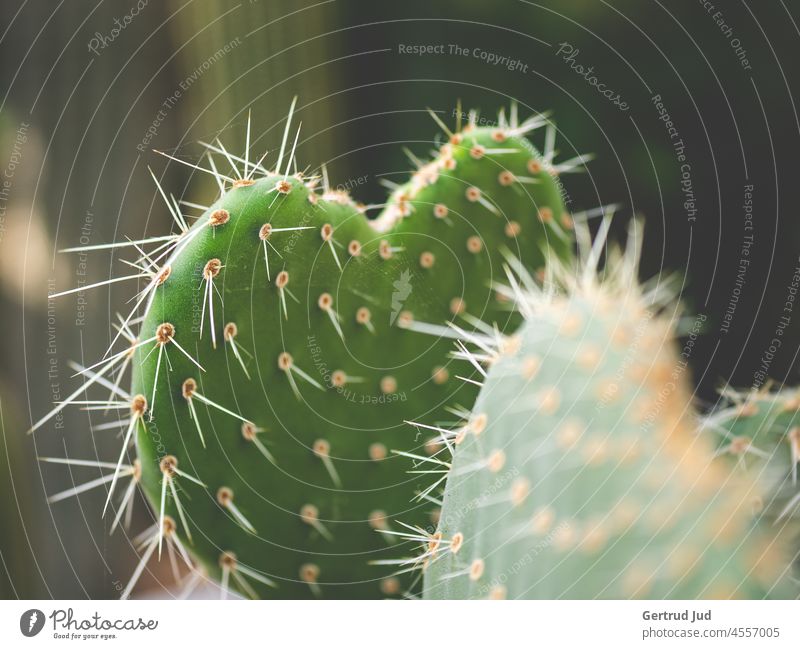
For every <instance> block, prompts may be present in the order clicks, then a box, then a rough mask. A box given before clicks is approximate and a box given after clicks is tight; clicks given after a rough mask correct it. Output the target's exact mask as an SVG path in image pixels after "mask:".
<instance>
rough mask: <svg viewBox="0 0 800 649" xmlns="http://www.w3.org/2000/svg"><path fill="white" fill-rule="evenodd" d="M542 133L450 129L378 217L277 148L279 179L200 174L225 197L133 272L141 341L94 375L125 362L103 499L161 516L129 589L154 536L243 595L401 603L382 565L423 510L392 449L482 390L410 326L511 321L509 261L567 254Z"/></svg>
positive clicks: (403, 583)
mask: <svg viewBox="0 0 800 649" xmlns="http://www.w3.org/2000/svg"><path fill="white" fill-rule="evenodd" d="M543 124H544V122H543V121H542V120H540V119H539V118H535V119H533V120H531V121H529V122H526V123H524V124H517V122H516V117H514V118H512V120H511V121H506V120H505V118H502V119H501V122H500V124H499V126H497V127H493V128H483V127H481V128H479V127H476V126H475V124H474V123H470V124H468V125H466V126H465V127H464V129H462V130H460V131H458V132H455V133H452V132H448V141H447V142H446V143H445V144H443V145H442V146H441V147H440V149H439V150H438V151H437V152H436V154H435V157H434V159H433V160H432V161H431V162H430V163H427V164H420V168H419V169H418V170H417V171H416V172H415V173H414V174H413V175H412V176H411V178H410V180H409V181H408V183H406V184H405V185H402V186H400V187H398V188H396V189H395V191H394V192H393V194H392V196H391V197H390V200H389V201H388V202H387V205H386V207H385V209H384V210H383V212H382V213H381V215H379V216H378V218H376V219H374V220H372V221H370V220H368V219H367V218H366V217H365V208H364V206H361V205H358V204H357V203H355V202H354V201H353V199H351V198H350V197H349V195H347V193H345V192H342V191H338V190H336V189H332V188H331V187H329V186H328V183H327V179H324V180H323V181H322V182H320V178H318V177H310V176H304V175H303V174H301V173H297V172H294V170H292V173H289V166H288V163H287V158H286V157H283V160H282V162H279V163H278V164H276V165H275V168H274V169H275V171H271V172H268V171H267V170H266V169H265V168H263V167H262V168H257V167H256V165H255V164H254V163H252V162H250V161H249V160H248V158H247V155H245V156H243V158H237V159H236V161H237V163H244V169H243V171H242V172H239V171H237V172H236V174H235V175H234V176H230V177H227V176H224V175H223V174H222V173H220V172H219V171H216V168H215V169H214V170H212V172H213V173H214V174H215V175H216V176H217V178H218V180H219V182H220V183H221V185H220V186H221V196H220V198H219V199H218V200H217V201H216V202H215V203H214V204H213V205H211V206H209V207H208V208H207V209H205V210H204V212H203V213H202V214H201V215H200V216H199V218H198V219H197V221H196V222H195V223H194V225H193V226H192V227H191V228H188V229H186V231H185V232H183V233H182V234H181V235H180V236H179V237H178V238H176V239H175V240H174V241H171V242H168V243H167V244H164V245H163V246H162V247H161V249H160V250H161V251H160V252H158V250H157V252H156V253H151V254H150V255H148V256H143V257H142V259H140V260H139V264H140V268H141V269H142V272H143V273H144V274H146V275H147V276H148V278H150V279H149V281H148V283H147V285H146V287H145V289H144V291H143V292H142V293H141V294H140V301H141V303H142V304H143V305H144V306H145V307H146V315H145V316H144V318H143V319H142V321H141V329H140V333H139V335H138V336H134V334H133V332H132V331H129V327H128V326H127V325H123V326H121V327H120V328H121V332H122V333H121V334H120V337H119V340H122V339H123V338H128V339H130V342H131V347H130V349H129V350H128V351H126V350H122V351H121V352H119V353H117V354H116V355H112V356H110V357H109V360H108V361H107V364H106V365H104V366H103V367H110V364H114V363H122V362H123V361H122V359H123V358H126V359H127V358H132V363H131V366H132V368H133V384H132V391H131V393H130V395H127V396H126V399H125V401H124V403H127V404H130V410H131V418H130V424H129V427H128V429H127V430H128V434H127V436H126V442H125V443H124V444H123V448H122V452H121V456H120V465H119V467H118V469H117V474H118V478H115V479H114V480H113V481H112V484H111V489H110V492H109V500H110V499H111V497H112V493H119V492H120V491H122V486H120V485H121V480H122V477H121V476H122V474H124V475H125V476H129V475H130V476H133V478H134V480H135V481H137V482H138V483H139V484H141V486H142V488H143V490H144V491H145V493H146V494H147V496H148V498H149V500H150V501H151V503H152V505H153V507H154V509H155V511H156V516H157V521H156V525H155V527H154V528H153V529H152V530H150V531H148V532H147V534H145V536H144V540H143V543H142V563H141V564H140V566H139V568H138V569H137V571H136V573H135V574H134V577H133V579H132V582H131V584H130V585H129V588H128V589H126V591H125V593H124V596H127V595H128V594H129V592H130V587H131V586H132V585H133V584H135V582H136V579H138V577H139V575H140V574H141V571H142V570H143V569H144V566H145V564H146V563H147V561H148V560H149V559H150V558H151V557H152V556H153V555H155V554H157V555H161V554H162V553H163V552H164V546H165V545H166V546H167V550H168V551H170V552H178V553H179V554H180V555H181V556H184V557H185V558H186V559H187V561H188V557H186V554H187V551H188V552H189V553H191V555H193V557H195V558H196V559H197V560H198V561H199V563H200V565H201V568H202V571H203V573H204V574H206V575H208V576H210V577H212V578H214V579H216V580H218V581H220V582H221V583H222V584H223V585H224V586H225V589H227V588H229V587H230V588H235V589H236V590H238V591H239V592H241V593H242V594H244V595H249V596H252V597H256V596H258V597H280V598H301V597H320V596H322V597H348V598H370V597H381V596H391V595H400V594H402V593H404V592H405V591H406V589H407V588H408V587H409V581H408V578H400V579H398V578H396V577H393V576H390V569H389V568H387V567H385V566H381V565H376V563H375V562H376V561H377V562H378V563H379V562H380V560H381V559H382V558H384V557H387V556H389V557H391V556H393V554H392V553H393V552H394V551H395V538H394V536H393V534H392V532H393V531H394V528H396V527H397V524H396V523H395V521H396V520H398V519H403V520H412V521H419V522H423V521H427V520H428V517H429V516H430V513H431V512H430V509H431V508H430V507H429V506H428V504H427V503H425V504H419V503H412V502H411V500H412V497H413V495H414V490H415V487H416V486H417V482H418V476H415V475H411V476H409V474H408V473H407V465H406V462H405V461H404V460H402V459H400V458H397V457H395V456H392V455H391V454H390V453H389V451H390V450H391V449H406V450H410V449H414V448H416V447H418V446H420V444H421V443H420V441H419V440H417V439H416V436H415V434H414V433H413V431H410V429H409V428H408V426H407V425H406V424H404V422H405V421H406V420H409V419H417V418H430V419H433V420H437V421H439V420H446V419H450V418H452V415H450V414H449V413H448V412H447V411H446V410H445V406H446V405H448V404H451V403H453V402H460V403H463V404H466V405H469V404H470V403H471V402H472V400H473V399H474V397H475V386H474V385H472V384H471V383H469V382H467V381H463V380H461V379H459V378H458V377H457V375H459V374H461V375H463V376H464V377H466V378H469V377H470V376H471V374H472V373H473V372H474V370H472V368H471V366H470V365H469V364H468V363H466V362H464V361H463V360H458V359H452V358H450V352H451V350H452V340H450V339H440V340H436V339H433V338H431V337H429V336H427V335H425V334H424V332H423V331H418V330H417V329H418V327H417V326H416V323H417V322H418V321H419V322H437V323H442V322H445V321H449V320H453V321H456V322H458V323H460V326H463V327H465V328H466V329H467V330H469V329H471V328H472V323H474V322H475V320H474V318H479V319H480V320H482V321H486V322H496V323H497V326H498V327H499V328H500V329H505V328H508V327H513V326H515V325H516V324H517V323H518V322H519V318H518V316H517V315H516V314H514V313H512V312H510V311H509V310H508V309H507V305H506V303H505V300H503V299H502V296H500V297H499V298H498V296H496V294H495V292H494V291H493V289H492V288H491V282H492V281H493V280H494V279H495V278H496V277H497V274H498V273H499V272H502V271H501V266H502V259H503V258H502V254H501V250H505V249H508V250H510V251H513V253H514V254H515V255H517V256H519V258H520V259H521V260H522V262H523V263H524V265H525V267H526V268H529V269H531V271H537V270H540V269H541V268H542V267H543V265H544V262H545V256H546V255H553V256H555V257H562V258H568V257H569V255H570V254H571V244H570V242H571V227H572V222H571V218H570V217H569V215H568V214H567V213H566V211H565V209H564V206H563V203H562V200H561V196H560V181H559V180H558V177H557V174H558V172H559V171H562V170H565V169H564V168H563V167H558V166H557V165H555V164H554V163H553V159H552V155H548V154H547V153H545V154H544V155H542V154H540V153H538V152H537V150H536V149H534V148H533V146H532V145H531V144H530V142H529V141H528V140H527V139H526V138H525V133H526V132H527V131H528V130H531V129H532V128H534V127H538V126H541V125H543ZM287 133H288V126H287ZM286 145H287V142H286V138H284V146H286ZM286 151H287V152H288V151H289V148H288V146H286ZM282 153H283V149H282ZM291 157H292V156H291V155H289V159H291ZM222 160H224V158H222ZM245 160H247V162H244V161H245ZM292 162H294V161H293V160H292ZM283 165H287V166H286V168H285V169H284V167H283ZM220 168H221V167H220ZM320 185H321V186H320ZM177 210H178V208H177V207H175V211H176V220H178V221H179V222H180V221H181V218H182V217H181V215H180V214H179V213H177ZM164 250H166V251H167V252H168V253H169V254H166V253H165V252H164ZM102 371H103V370H97V372H102ZM115 371H116V370H115ZM134 433H135V434H134ZM130 438H135V444H136V451H137V454H138V464H136V465H133V464H131V463H127V464H126V463H125V461H124V459H125V457H126V453H127V440H128V439H130Z"/></svg>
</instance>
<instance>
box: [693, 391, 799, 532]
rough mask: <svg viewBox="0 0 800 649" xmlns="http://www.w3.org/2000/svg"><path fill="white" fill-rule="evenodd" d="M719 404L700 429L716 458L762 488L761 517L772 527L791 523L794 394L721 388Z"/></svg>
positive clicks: (794, 508)
mask: <svg viewBox="0 0 800 649" xmlns="http://www.w3.org/2000/svg"><path fill="white" fill-rule="evenodd" d="M722 404H723V405H722V406H721V407H718V408H716V409H715V410H714V411H712V412H711V413H710V414H708V415H706V416H704V417H702V418H701V420H700V427H701V430H702V431H703V432H704V433H706V434H709V435H711V436H712V439H714V440H715V443H716V445H717V454H718V455H721V456H724V457H726V458H728V459H729V460H730V461H731V463H732V464H734V465H735V466H736V468H737V470H738V471H742V472H745V473H747V474H748V475H750V476H752V477H753V478H755V479H758V480H761V481H762V482H763V483H764V484H765V485H766V486H767V487H768V489H767V491H766V493H765V501H764V503H763V508H764V513H765V516H766V517H768V518H770V519H771V520H772V521H773V523H774V524H779V525H781V526H786V525H790V524H793V521H794V520H796V519H797V516H798V507H800V490H799V489H798V487H797V468H798V467H797V465H798V462H799V461H800V421H798V411H800V390H798V389H797V388H789V387H786V388H783V389H777V390H774V389H770V388H769V387H768V388H763V389H760V390H750V391H740V390H734V389H731V388H726V389H725V390H724V391H723V392H722Z"/></svg>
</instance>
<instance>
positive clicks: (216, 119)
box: [173, 0, 346, 169]
mask: <svg viewBox="0 0 800 649" xmlns="http://www.w3.org/2000/svg"><path fill="white" fill-rule="evenodd" d="M173 4H174V5H175V6H176V7H177V6H180V5H181V4H182V0H173ZM317 5H319V3H318V2H313V1H306V2H303V3H300V2H297V0H251V1H249V2H248V1H245V2H242V3H241V4H240V5H238V6H236V7H233V6H232V5H231V4H230V3H228V2H225V1H224V0H204V1H203V2H193V3H192V4H191V5H190V6H189V7H187V8H186V9H185V10H183V12H182V15H183V18H182V20H180V21H176V22H175V23H174V29H175V30H176V33H175V36H174V40H175V41H176V45H177V47H180V46H181V45H182V44H184V43H188V44H187V46H186V47H185V48H183V49H182V50H181V52H180V54H179V59H178V65H179V68H180V69H179V75H183V78H184V79H190V78H192V75H195V73H199V74H198V77H197V78H196V81H192V82H191V91H190V96H189V97H188V98H185V99H182V100H181V110H182V111H183V114H182V116H183V120H184V123H185V124H186V125H187V126H188V128H189V129H190V135H189V137H188V138H187V141H189V142H191V141H192V140H199V139H206V140H208V139H210V138H212V137H215V136H216V135H220V137H221V139H222V140H223V141H224V144H225V146H226V148H228V149H229V150H231V149H232V150H233V151H234V152H237V153H239V152H241V151H242V150H243V148H244V144H245V125H246V122H247V115H248V111H250V112H251V113H252V129H253V130H252V136H251V137H252V139H251V158H252V157H256V158H259V157H260V156H261V155H263V153H264V152H265V151H266V150H267V149H269V150H270V151H275V150H276V148H277V146H278V144H279V143H280V138H281V136H282V130H283V119H284V117H285V116H286V112H287V110H288V108H289V105H290V104H291V102H292V98H293V97H294V96H297V97H298V103H297V109H298V113H297V119H296V120H295V124H297V123H298V122H299V121H302V123H303V126H302V132H301V134H300V142H301V144H300V145H299V146H298V152H299V153H298V156H297V159H298V163H299V164H301V165H303V164H306V163H308V164H311V165H312V169H315V168H316V167H317V165H318V164H320V163H321V162H324V161H325V160H328V159H330V158H331V157H333V156H334V155H335V154H336V153H337V152H339V151H340V150H341V148H342V144H341V142H340V141H339V140H337V136H338V135H339V133H342V132H343V130H341V129H339V130H337V129H329V127H331V126H332V125H334V124H336V123H337V122H338V121H339V118H338V117H337V116H338V115H341V114H343V113H345V111H344V110H343V109H342V104H343V102H344V99H343V98H337V97H336V96H333V97H331V98H330V99H326V97H329V96H330V95H331V94H332V93H333V92H335V91H337V90H339V89H340V88H341V82H340V79H341V76H343V75H342V70H344V69H345V66H346V63H342V62H336V61H334V60H335V59H337V58H338V57H340V56H341V53H340V52H338V51H337V50H338V49H339V39H338V37H337V36H335V35H334V36H320V34H323V33H325V32H327V31H330V30H333V29H335V27H336V23H335V21H336V19H337V15H338V14H337V12H336V8H333V9H329V8H328V7H326V6H324V5H323V6H317ZM199 32H202V34H199ZM226 46H227V51H226V53H225V54H224V55H222V56H219V57H215V53H216V52H218V51H219V50H220V49H221V48H223V49H224V48H226ZM212 60H213V63H212V62H211V61H212ZM309 104H313V106H312V107H311V109H309V110H304V109H303V107H304V106H307V105H309ZM328 129H329V130H328ZM304 139H308V140H309V141H313V155H312V154H306V155H304V154H303V149H304V148H305V149H306V151H307V150H308V149H310V148H311V147H310V146H309V145H306V146H305V147H304V146H303V145H302V142H303V140H304ZM274 161H275V157H274V155H273V156H268V157H267V158H266V162H265V165H266V166H270V165H271V164H274Z"/></svg>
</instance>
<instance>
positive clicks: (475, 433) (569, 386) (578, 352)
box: [407, 238, 789, 599]
mask: <svg viewBox="0 0 800 649" xmlns="http://www.w3.org/2000/svg"><path fill="white" fill-rule="evenodd" d="M598 242H600V243H602V238H599V239H597V241H596V244H595V246H594V248H593V250H592V251H591V252H589V253H588V254H587V255H585V256H584V260H585V263H584V265H583V268H582V270H581V271H580V272H579V279H577V280H569V279H564V280H563V281H559V283H560V284H563V285H564V288H565V291H564V292H556V291H552V290H550V291H544V290H542V289H538V288H537V287H536V286H535V284H534V283H533V282H532V281H531V280H530V278H527V279H524V280H520V285H521V286H522V287H523V288H520V289H518V290H517V291H514V292H510V293H509V296H510V297H515V298H516V300H517V302H518V304H519V308H520V309H521V310H522V311H523V313H524V314H525V316H526V323H525V324H524V325H523V327H522V328H521V329H520V330H519V331H518V333H516V334H514V335H512V336H487V337H486V338H485V340H483V341H480V342H481V348H482V350H483V351H482V352H481V355H483V356H486V349H487V348H489V349H491V354H490V359H489V360H490V361H491V362H490V367H489V368H488V370H487V372H486V378H485V380H484V382H483V387H482V389H481V392H480V395H479V397H478V400H477V402H476V405H475V407H474V409H473V410H472V412H471V414H470V416H469V418H468V419H467V420H466V421H465V422H464V423H463V425H461V426H459V427H457V428H455V429H453V430H444V429H443V430H442V431H441V432H440V435H441V437H440V440H441V443H442V444H443V445H444V446H442V448H441V449H439V450H438V451H436V452H435V454H434V455H433V456H431V457H430V458H427V459H425V460H420V464H421V465H426V466H433V467H438V468H440V467H441V466H442V465H446V466H448V467H449V474H448V478H447V486H446V489H445V493H444V500H443V507H442V512H441V519H440V524H439V527H438V529H437V531H436V532H434V533H431V532H430V531H429V530H425V529H423V528H418V529H416V530H415V531H413V532H409V534H408V535H407V538H409V539H412V540H415V541H418V542H420V543H422V544H423V546H424V551H423V552H422V553H421V554H420V555H419V556H417V557H415V559H414V562H415V564H416V565H417V566H419V567H421V568H422V569H423V571H424V594H425V596H426V597H427V598H430V599H441V598H505V597H508V598H547V599H555V598H574V599H583V598H586V599H588V598H626V599H627V598H642V597H643V598H656V599H660V598H679V599H693V598H715V597H731V596H743V597H750V598H760V597H765V596H782V595H784V594H786V592H787V591H786V590H783V589H784V588H787V582H788V580H786V579H785V578H784V577H785V573H786V571H787V567H788V565H789V559H788V557H787V555H786V554H785V551H784V550H785V548H784V547H783V541H782V535H779V534H777V533H776V534H772V533H766V532H765V531H764V530H763V529H761V527H760V526H759V525H757V524H756V523H754V520H753V519H754V517H753V503H754V502H757V501H758V500H759V499H760V498H761V494H762V485H761V483H760V482H759V481H757V480H747V479H743V476H742V474H741V473H740V472H736V471H732V470H731V468H730V467H728V466H727V463H725V462H724V460H722V459H721V458H719V457H717V456H716V454H715V452H714V445H713V444H712V443H711V440H710V438H709V437H708V436H702V435H697V434H696V428H695V422H694V418H693V416H692V412H691V400H690V390H689V387H688V380H687V377H686V372H685V370H684V367H683V365H682V364H681V363H680V361H679V357H678V356H677V354H676V353H675V349H674V345H673V341H672V338H673V331H672V326H671V321H670V319H669V318H668V317H666V316H665V315H661V314H660V312H661V311H662V310H663V307H664V306H666V305H667V304H668V301H669V299H670V296H669V295H668V294H667V293H666V292H664V291H663V290H654V291H643V290H640V289H638V288H637V286H638V285H637V278H636V267H637V263H636V255H634V254H632V252H631V251H633V250H635V249H633V248H629V253H628V254H627V256H626V257H625V258H621V257H620V256H612V257H610V259H609V261H608V263H607V269H609V270H607V276H606V277H605V278H604V279H603V280H602V281H600V280H597V279H596V275H595V272H594V265H595V263H596V260H597V254H596V252H597V250H599V247H600V246H599V245H598ZM562 275H563V277H564V278H569V277H570V275H569V274H567V273H563V274H562ZM556 278H558V273H556ZM448 449H451V450H452V460H448V459H447V457H446V454H447V453H448ZM436 477H437V479H438V477H439V475H438V474H437V476H436Z"/></svg>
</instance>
